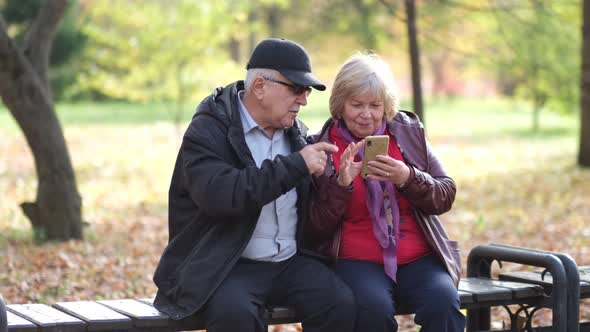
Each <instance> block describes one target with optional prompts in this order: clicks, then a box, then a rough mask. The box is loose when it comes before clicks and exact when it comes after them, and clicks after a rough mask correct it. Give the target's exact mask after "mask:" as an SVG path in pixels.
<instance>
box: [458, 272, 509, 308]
mask: <svg viewBox="0 0 590 332" xmlns="http://www.w3.org/2000/svg"><path fill="white" fill-rule="evenodd" d="M479 280H485V279H477V280H473V278H464V279H461V281H460V282H459V290H462V291H464V292H467V293H471V294H473V299H474V300H475V302H478V303H479V302H493V301H505V300H510V299H512V291H511V290H509V289H507V288H502V287H497V286H494V285H493V284H492V283H491V282H487V283H486V282H479ZM485 281H488V280H485ZM489 281H491V280H489Z"/></svg>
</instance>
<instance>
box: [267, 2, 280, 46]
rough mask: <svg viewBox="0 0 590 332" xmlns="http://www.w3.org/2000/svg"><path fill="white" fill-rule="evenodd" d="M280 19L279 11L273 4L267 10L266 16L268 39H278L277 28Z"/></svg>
mask: <svg viewBox="0 0 590 332" xmlns="http://www.w3.org/2000/svg"><path fill="white" fill-rule="evenodd" d="M280 18H281V9H280V8H279V6H278V5H277V4H276V3H275V4H273V5H272V6H271V7H270V8H269V9H268V16H267V21H266V22H267V24H268V30H269V33H270V37H274V38H278V37H280V35H279V27H280V24H281V22H280Z"/></svg>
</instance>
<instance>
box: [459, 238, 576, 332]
mask: <svg viewBox="0 0 590 332" xmlns="http://www.w3.org/2000/svg"><path fill="white" fill-rule="evenodd" d="M494 260H497V261H505V262H512V263H518V264H523V265H529V266H536V267H543V268H545V269H546V270H548V271H549V272H550V273H551V276H552V277H553V288H552V291H551V294H550V302H551V309H552V310H553V324H552V325H553V327H552V330H553V331H554V332H565V331H567V323H568V319H567V318H568V311H567V309H568V303H569V302H568V293H569V290H570V289H571V288H570V287H571V286H570V285H569V283H568V282H569V280H568V277H569V276H568V275H567V274H566V268H565V267H564V263H563V262H562V261H563V259H560V258H558V257H557V256H556V255H554V254H552V253H548V252H542V251H534V250H527V249H526V248H519V247H508V246H502V245H493V244H491V245H479V246H477V247H475V248H473V249H471V252H470V253H469V257H467V276H468V277H489V276H490V273H491V263H492V262H493V261H494ZM578 285H579V281H578ZM569 299H570V300H571V297H570V298H569ZM476 316H477V315H475V316H474V319H479V318H480V317H476ZM570 316H571V315H570ZM488 317H489V316H488ZM475 323H479V322H474V323H473V324H475ZM479 324H480V325H481V323H479ZM469 326H471V325H469ZM468 331H472V330H468Z"/></svg>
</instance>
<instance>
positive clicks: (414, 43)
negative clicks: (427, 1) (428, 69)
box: [405, 0, 425, 123]
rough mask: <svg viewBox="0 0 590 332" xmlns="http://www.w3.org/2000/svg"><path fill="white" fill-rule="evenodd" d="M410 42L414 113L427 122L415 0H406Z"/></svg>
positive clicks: (423, 121)
mask: <svg viewBox="0 0 590 332" xmlns="http://www.w3.org/2000/svg"><path fill="white" fill-rule="evenodd" d="M405 5H406V16H407V25H408V40H409V43H410V62H411V65H412V97H413V98H412V100H413V103H414V113H416V115H418V117H419V118H420V119H421V120H422V123H425V119H424V107H423V103H422V82H421V80H422V74H421V73H420V49H419V47H418V29H417V28H416V4H415V2H414V0H405Z"/></svg>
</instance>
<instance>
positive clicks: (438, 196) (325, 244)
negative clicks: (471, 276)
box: [305, 111, 461, 285]
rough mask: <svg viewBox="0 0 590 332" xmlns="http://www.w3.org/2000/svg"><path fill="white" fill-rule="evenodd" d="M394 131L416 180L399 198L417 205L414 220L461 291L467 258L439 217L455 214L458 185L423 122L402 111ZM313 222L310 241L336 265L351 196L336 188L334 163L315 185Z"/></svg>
mask: <svg viewBox="0 0 590 332" xmlns="http://www.w3.org/2000/svg"><path fill="white" fill-rule="evenodd" d="M333 124H334V120H333V119H329V120H328V121H327V122H326V123H325V124H324V127H323V128H322V130H321V132H320V134H318V135H316V136H312V137H311V138H310V139H311V140H312V141H313V142H318V141H322V142H329V130H330V128H331V127H332V125H333ZM387 127H388V130H389V132H390V133H391V134H392V136H393V137H394V138H395V140H396V142H397V143H398V145H399V147H400V150H401V152H402V155H403V157H404V160H405V162H406V164H407V165H408V166H410V170H411V172H410V178H409V179H408V181H407V183H406V185H404V187H403V188H402V189H398V192H399V193H400V194H402V195H404V196H405V197H406V198H407V199H408V200H409V201H410V203H411V204H412V213H413V215H414V218H415V220H416V222H417V223H418V225H419V226H420V228H421V229H422V231H423V232H424V235H425V236H426V239H427V241H428V243H429V244H430V246H431V248H432V250H433V251H434V252H435V253H436V255H437V256H438V257H439V258H440V259H441V261H442V262H443V263H444V265H445V267H446V268H447V271H448V272H449V274H450V276H451V278H453V281H454V282H455V285H458V284H459V279H460V277H461V257H460V254H459V249H458V246H457V242H456V241H451V240H449V237H448V235H447V233H446V232H445V229H444V228H443V226H442V224H441V222H440V220H439V218H438V217H437V215H440V214H443V213H445V212H447V211H449V210H450V209H451V206H452V205H453V201H454V200H455V193H456V187H455V182H454V181H453V179H451V178H450V177H449V176H448V175H447V174H446V173H445V171H444V170H443V168H442V165H441V164H440V162H439V161H438V159H437V158H436V156H434V154H433V153H432V151H431V149H430V145H429V144H428V141H427V140H426V137H425V134H424V127H423V126H422V123H421V122H420V120H418V117H417V116H416V115H415V114H413V113H409V112H405V111H399V112H398V113H397V114H396V116H395V117H394V119H393V121H391V122H390V123H388V126H387ZM312 186H313V188H314V190H312V199H311V204H310V219H309V222H308V223H307V225H306V229H305V232H306V235H307V236H308V237H309V239H311V240H312V241H313V243H312V244H313V246H314V247H315V249H316V251H317V252H318V253H320V254H322V255H325V256H328V257H331V258H333V259H336V258H337V257H338V249H339V247H340V237H341V229H342V227H341V226H342V218H343V215H344V213H345V212H346V209H347V205H348V201H349V199H350V191H349V190H348V189H346V188H343V187H341V186H339V185H338V183H336V174H335V168H334V166H333V161H332V158H331V157H330V156H329V157H328V165H327V166H326V169H325V172H324V175H322V176H320V177H314V179H313V185H312Z"/></svg>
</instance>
